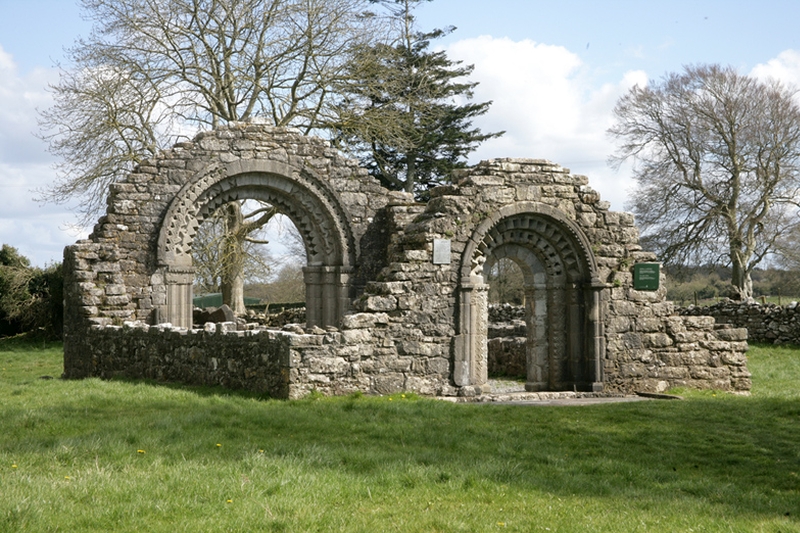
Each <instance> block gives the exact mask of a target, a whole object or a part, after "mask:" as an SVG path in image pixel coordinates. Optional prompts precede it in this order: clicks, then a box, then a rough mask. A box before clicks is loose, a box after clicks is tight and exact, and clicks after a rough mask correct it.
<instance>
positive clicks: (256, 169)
mask: <svg viewBox="0 0 800 533" xmlns="http://www.w3.org/2000/svg"><path fill="white" fill-rule="evenodd" d="M236 199H261V200H264V201H268V202H270V203H273V204H275V205H278V206H279V207H280V208H281V212H282V213H284V214H285V215H287V216H288V217H289V218H290V219H292V222H293V223H294V224H295V226H296V227H297V229H298V230H299V232H300V233H301V235H302V237H303V239H304V241H305V244H306V247H307V251H308V257H309V263H310V264H315V263H316V264H319V265H338V266H344V267H348V266H351V265H352V264H353V263H354V261H355V253H356V250H355V246H356V243H355V238H354V236H353V232H352V229H351V228H350V227H349V222H348V217H347V215H346V211H345V209H344V208H343V207H342V205H341V204H340V202H339V199H338V195H337V194H336V192H335V191H333V190H332V189H331V187H330V185H329V184H328V183H327V182H326V181H325V180H322V179H320V178H319V177H317V176H315V175H314V174H313V173H312V172H311V171H309V170H307V169H304V168H297V167H295V166H292V165H289V164H286V163H281V162H278V161H272V160H264V159H248V160H237V161H233V162H231V163H228V164H224V165H223V164H221V163H220V162H211V163H209V164H208V165H207V166H206V167H205V168H204V169H203V170H202V171H201V172H199V173H198V174H196V175H195V176H194V177H193V178H192V179H190V180H189V181H188V182H187V183H186V184H184V186H183V187H182V188H181V189H180V191H179V192H178V193H177V194H176V195H175V197H174V198H173V200H172V201H171V203H170V205H169V208H168V209H167V212H166V214H165V216H164V222H163V224H162V226H161V230H160V233H159V238H158V256H157V259H158V264H159V265H161V266H168V267H188V266H190V265H191V243H192V240H193V239H194V237H195V235H196V233H197V229H198V227H199V225H200V223H201V222H202V220H203V218H204V217H206V216H208V215H209V214H210V213H212V212H213V211H214V210H215V209H216V208H217V207H219V206H221V205H223V204H224V203H226V202H229V201H232V200H236Z"/></svg>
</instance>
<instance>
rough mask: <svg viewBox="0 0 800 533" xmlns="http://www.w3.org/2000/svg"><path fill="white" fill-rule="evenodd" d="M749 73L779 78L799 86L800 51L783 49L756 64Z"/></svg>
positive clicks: (760, 77)
mask: <svg viewBox="0 0 800 533" xmlns="http://www.w3.org/2000/svg"><path fill="white" fill-rule="evenodd" d="M750 75H751V76H755V77H756V78H759V79H768V78H772V79H776V80H780V81H781V82H783V83H785V84H787V85H791V86H793V87H795V88H800V52H798V51H797V50H785V51H783V52H781V53H780V54H778V57H776V58H773V59H770V60H769V61H767V62H766V63H761V64H759V65H756V66H755V67H754V68H753V70H752V71H751V72H750Z"/></svg>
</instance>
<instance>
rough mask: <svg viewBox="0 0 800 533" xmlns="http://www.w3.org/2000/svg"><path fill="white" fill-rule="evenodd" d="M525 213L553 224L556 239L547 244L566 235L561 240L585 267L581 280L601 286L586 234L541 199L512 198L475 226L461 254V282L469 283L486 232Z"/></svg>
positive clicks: (554, 242)
mask: <svg viewBox="0 0 800 533" xmlns="http://www.w3.org/2000/svg"><path fill="white" fill-rule="evenodd" d="M524 215H530V216H533V217H536V218H539V219H541V220H542V221H544V222H545V223H546V224H548V225H552V226H554V229H555V232H554V235H555V236H556V239H555V241H549V244H550V245H553V246H554V248H557V244H558V241H559V240H560V239H565V241H563V242H566V244H567V245H569V247H570V250H571V252H572V253H574V254H575V255H576V259H577V260H578V262H579V265H578V267H579V268H580V269H581V270H583V269H586V270H587V271H586V272H585V273H584V275H585V276H586V278H584V281H589V282H591V284H592V286H601V285H603V286H604V284H602V283H601V282H600V279H599V275H598V269H597V261H596V259H595V257H594V254H593V253H592V248H591V243H590V242H589V239H588V238H587V237H586V234H585V233H584V232H583V231H582V230H581V229H580V227H578V225H577V224H576V223H575V222H574V221H572V220H570V219H569V218H567V217H566V216H565V215H564V214H563V213H562V212H561V211H559V210H558V209H556V208H554V207H552V206H550V205H547V204H543V203H540V202H515V203H513V204H509V205H506V206H504V207H501V208H500V209H498V210H496V211H495V212H494V213H492V214H490V215H489V216H488V217H487V218H486V219H485V220H483V221H481V223H480V224H478V225H477V226H476V227H475V229H474V230H473V232H472V236H471V237H470V239H469V240H468V241H467V245H466V247H465V248H464V252H463V253H462V256H461V270H460V276H461V280H462V281H461V282H462V284H464V283H469V279H470V274H471V271H472V268H473V265H474V264H475V263H476V261H478V258H479V257H480V256H483V254H484V250H485V244H484V239H485V238H486V236H487V235H488V234H489V233H490V232H491V231H492V230H493V229H494V228H496V227H497V226H498V225H499V224H500V223H502V222H503V221H504V220H508V219H511V218H513V217H516V216H524ZM562 259H563V257H562Z"/></svg>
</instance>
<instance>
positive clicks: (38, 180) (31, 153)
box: [0, 46, 86, 266]
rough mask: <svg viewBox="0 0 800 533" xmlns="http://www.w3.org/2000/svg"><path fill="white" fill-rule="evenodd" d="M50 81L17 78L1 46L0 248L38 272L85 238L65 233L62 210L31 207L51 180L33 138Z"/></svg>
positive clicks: (48, 161)
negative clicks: (28, 262)
mask: <svg viewBox="0 0 800 533" xmlns="http://www.w3.org/2000/svg"><path fill="white" fill-rule="evenodd" d="M55 79H56V73H55V72H54V71H51V70H45V69H36V70H33V71H31V72H29V73H27V74H24V75H23V74H21V73H20V72H19V71H18V69H17V66H16V64H15V62H14V58H13V57H12V56H11V55H10V54H8V53H6V52H5V51H4V50H3V48H2V47H1V46H0V195H1V196H2V203H0V244H9V245H11V246H14V247H15V248H17V249H19V251H20V253H22V254H23V255H25V256H26V257H28V258H29V259H31V261H32V262H33V264H35V265H39V266H43V265H45V264H47V263H50V262H53V261H60V260H61V257H62V251H63V248H64V246H66V245H68V244H71V243H73V242H75V241H76V240H77V239H78V238H79V237H80V236H85V234H86V232H85V231H82V232H80V235H79V234H78V233H76V232H74V231H70V230H68V228H67V226H68V225H69V224H71V223H73V222H74V221H75V217H74V216H73V215H72V213H71V212H70V211H69V210H68V209H67V208H66V207H65V206H55V205H50V204H48V205H40V204H38V203H37V202H35V201H34V197H35V196H36V193H35V192H34V190H35V189H38V188H42V187H44V186H46V185H47V184H48V183H50V182H51V181H52V180H53V178H54V176H55V172H54V170H53V159H52V157H51V156H50V155H49V154H48V153H47V149H46V148H47V147H46V144H45V143H44V142H43V141H42V140H40V139H38V138H37V137H36V136H35V135H34V133H35V132H36V131H37V128H38V124H37V108H38V109H41V108H45V107H47V106H48V105H50V102H51V99H50V95H49V94H48V93H47V91H46V87H47V84H48V83H49V82H51V81H55Z"/></svg>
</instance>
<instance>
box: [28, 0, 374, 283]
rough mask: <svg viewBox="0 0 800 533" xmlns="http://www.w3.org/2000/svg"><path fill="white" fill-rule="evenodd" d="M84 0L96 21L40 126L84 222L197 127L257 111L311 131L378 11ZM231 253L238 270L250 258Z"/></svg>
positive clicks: (285, 1)
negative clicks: (129, 176)
mask: <svg viewBox="0 0 800 533" xmlns="http://www.w3.org/2000/svg"><path fill="white" fill-rule="evenodd" d="M81 4H82V6H83V9H84V12H85V14H86V15H87V17H88V18H89V19H90V20H92V21H93V22H94V26H93V31H92V34H91V35H90V36H89V37H88V38H86V39H83V40H79V41H77V42H76V43H75V45H74V46H73V47H72V48H70V49H69V50H68V51H67V52H68V57H69V60H70V62H69V64H68V66H66V67H64V68H63V69H62V72H61V78H60V81H59V82H58V84H56V85H54V86H52V88H51V89H52V92H53V96H54V100H55V104H54V106H53V107H52V108H50V109H48V110H46V111H44V112H43V113H42V114H41V125H42V127H43V131H44V134H43V137H44V138H45V139H47V140H48V141H49V143H50V150H51V152H52V153H53V154H55V155H56V156H58V157H59V159H60V161H61V164H60V166H59V178H58V180H57V181H56V182H55V183H54V184H53V185H52V187H50V188H49V189H48V190H47V191H43V196H44V198H45V199H48V200H51V201H56V202H63V201H66V200H68V199H70V198H74V197H81V198H82V199H83V200H84V201H83V202H82V212H83V214H84V216H85V220H86V221H88V220H90V219H92V218H94V217H95V216H96V215H97V213H98V212H99V211H100V210H101V209H102V208H103V207H104V200H105V191H107V188H108V185H109V184H110V183H112V182H114V181H117V180H119V179H121V178H122V177H124V176H125V174H126V173H127V172H129V171H130V170H131V169H132V168H133V167H134V166H135V165H136V164H137V163H138V162H140V161H142V160H143V159H146V158H150V157H152V156H154V155H155V154H156V153H157V152H158V151H159V150H161V149H163V148H166V147H167V146H169V145H171V144H173V143H174V142H175V141H176V140H178V139H179V138H180V137H182V136H191V135H194V134H195V133H196V132H197V131H198V130H199V129H204V128H209V127H215V126H217V125H220V124H226V123H230V122H236V121H248V120H254V119H260V120H262V121H266V122H268V123H271V124H274V125H276V126H293V127H297V128H300V129H302V130H303V131H304V132H305V133H308V132H310V131H311V130H312V129H313V128H315V127H316V126H317V124H318V122H319V118H320V117H321V116H323V115H325V114H326V113H327V112H328V111H327V110H328V108H329V106H330V104H331V102H330V97H331V93H330V88H331V87H332V85H333V84H334V83H336V82H338V81H339V79H340V78H341V76H343V75H344V74H345V72H346V70H345V66H346V65H347V62H348V61H349V59H350V57H351V55H352V50H353V49H354V48H356V47H361V46H363V45H364V43H366V42H369V41H370V40H371V39H373V38H374V36H375V35H376V33H378V32H376V31H375V29H374V25H375V24H377V23H378V22H379V20H380V19H379V18H378V17H375V16H372V15H370V14H369V13H368V12H367V10H366V8H367V6H368V5H369V2H368V0H82V1H81ZM231 209H233V210H236V209H240V206H239V207H236V206H232V207H231ZM231 216H233V217H234V218H236V217H237V216H239V217H240V216H241V212H239V213H238V215H235V214H232V215H231ZM247 227H248V228H251V229H255V225H253V226H250V225H248V226H247ZM239 235H240V236H241V237H242V238H243V237H244V236H245V234H244V233H242V232H240V233H239ZM234 248H235V247H234ZM238 248H239V249H241V248H242V246H241V243H239V245H238ZM232 250H233V248H231V249H230V250H229V251H232ZM229 257H231V258H232V259H231V260H232V261H233V263H232V266H231V268H230V269H229V270H230V275H232V276H234V277H236V276H237V275H236V274H235V272H236V270H237V268H239V270H241V269H240V266H241V261H242V258H237V257H236V255H235V254H230V255H229ZM237 263H238V264H239V266H236V265H237ZM229 281H232V280H229Z"/></svg>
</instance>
